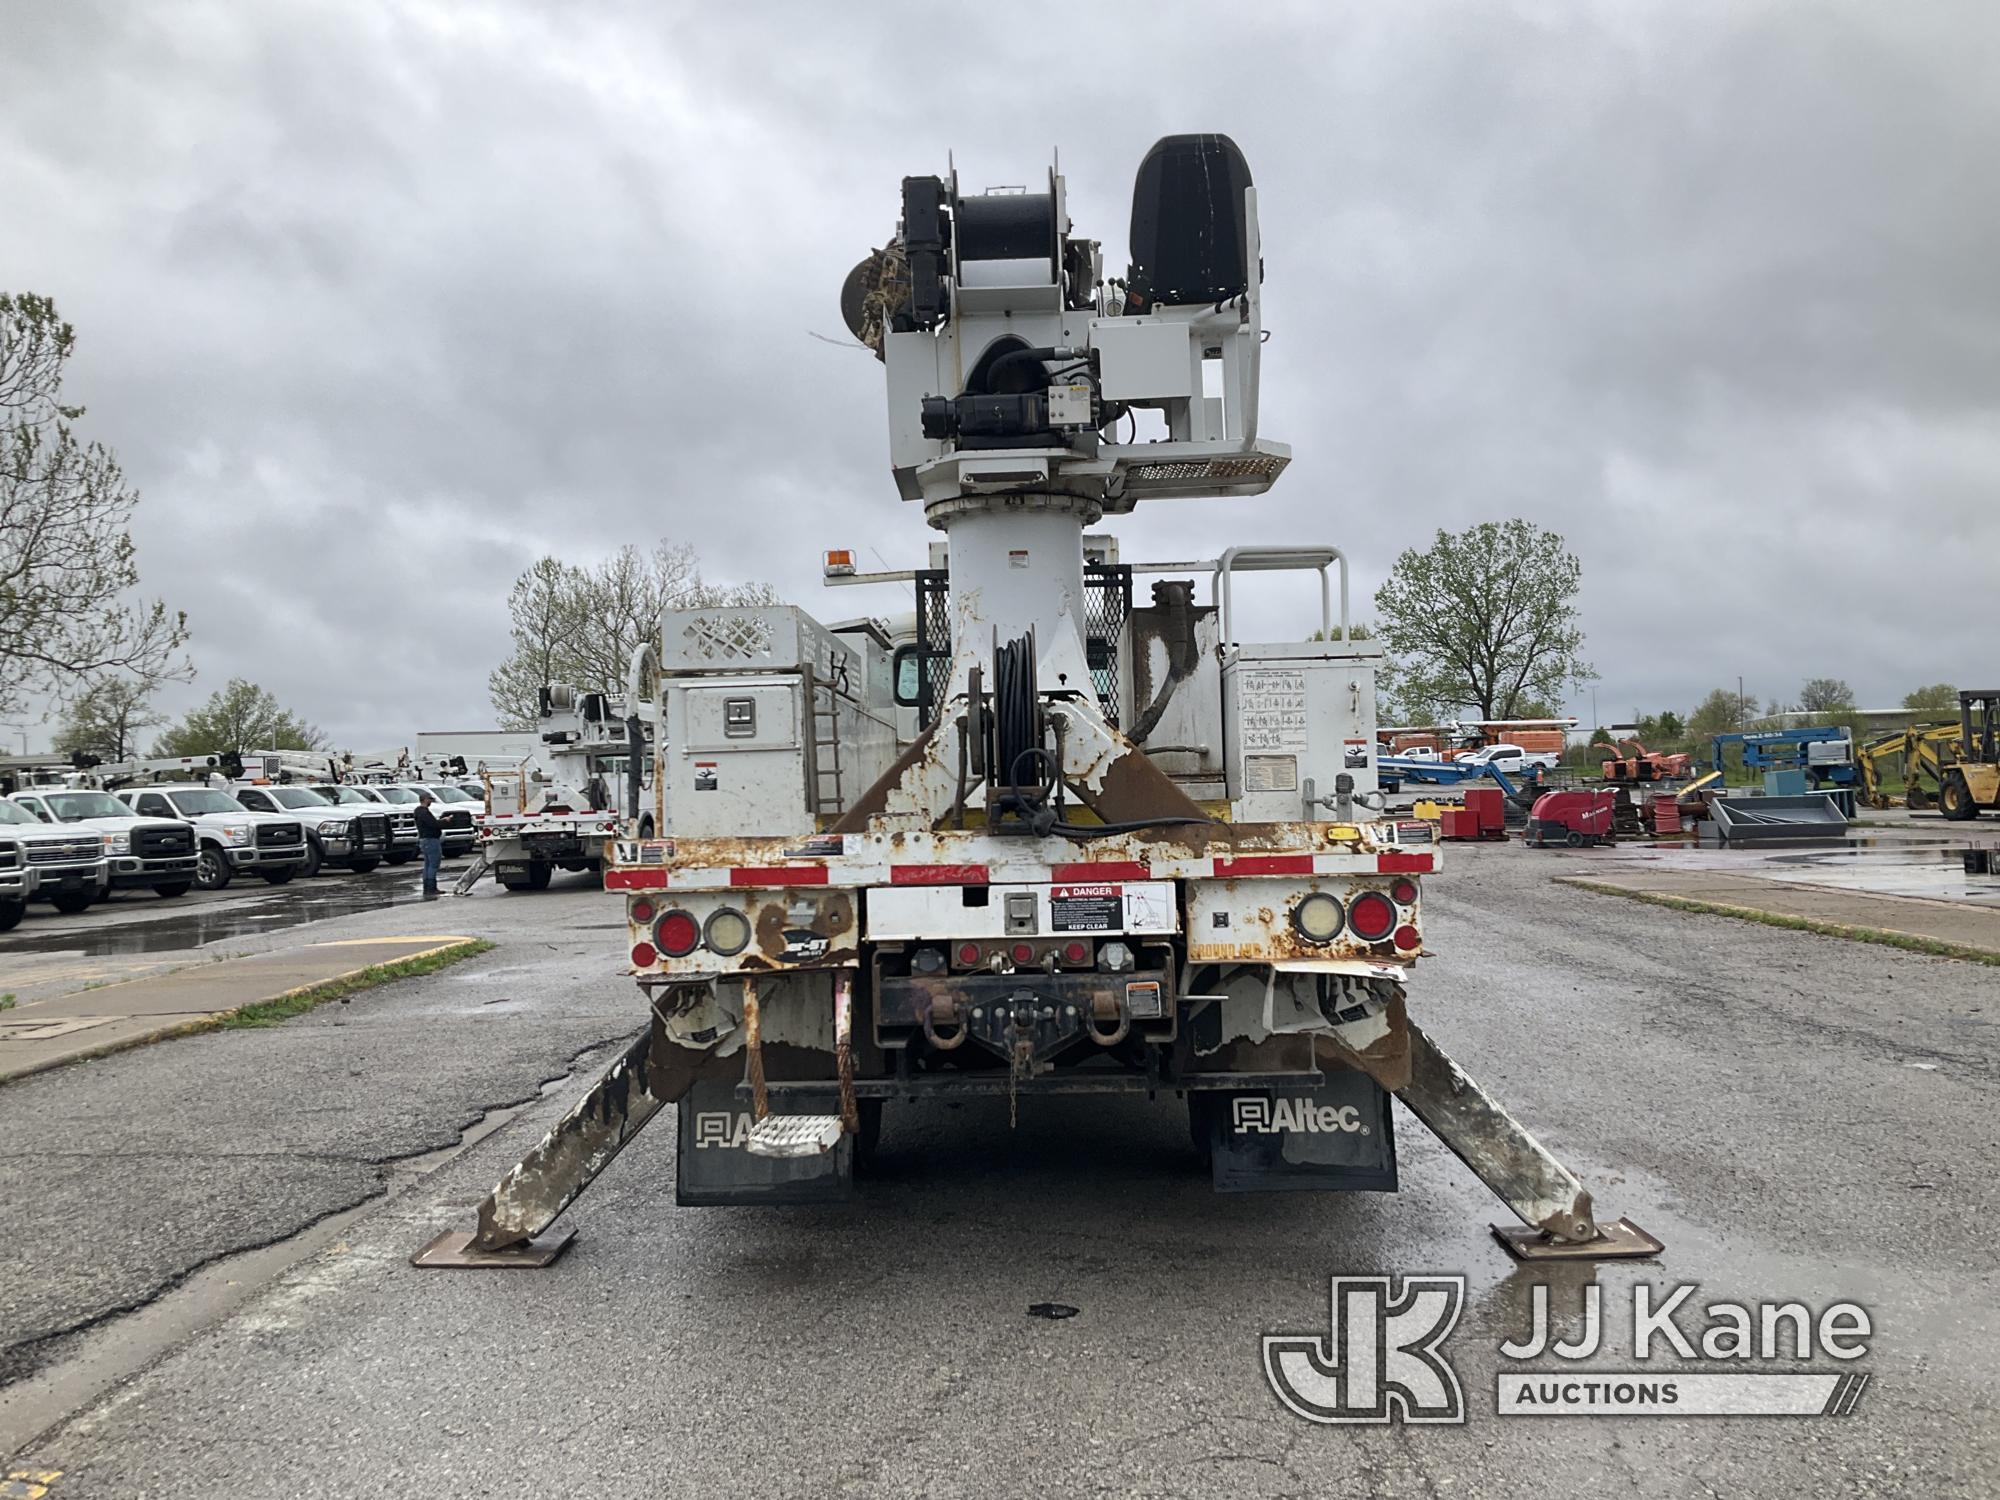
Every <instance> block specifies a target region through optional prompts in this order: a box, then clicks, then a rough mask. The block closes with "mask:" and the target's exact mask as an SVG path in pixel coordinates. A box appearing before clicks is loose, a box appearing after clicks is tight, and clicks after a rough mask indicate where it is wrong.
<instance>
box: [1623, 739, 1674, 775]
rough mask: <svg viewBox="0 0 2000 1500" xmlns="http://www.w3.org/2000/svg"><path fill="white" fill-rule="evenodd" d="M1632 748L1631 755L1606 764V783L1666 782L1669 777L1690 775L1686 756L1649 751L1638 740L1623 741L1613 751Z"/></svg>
mask: <svg viewBox="0 0 2000 1500" xmlns="http://www.w3.org/2000/svg"><path fill="white" fill-rule="evenodd" d="M1625 745H1630V746H1631V747H1632V753H1631V754H1630V755H1620V756H1619V758H1618V759H1617V760H1607V761H1605V762H1604V766H1603V770H1604V779H1605V780H1606V781H1664V780H1666V779H1667V778H1668V777H1669V776H1685V775H1687V773H1688V758H1687V756H1685V755H1680V754H1675V755H1667V754H1664V753H1663V752H1661V751H1658V750H1648V749H1647V748H1646V747H1645V746H1644V745H1642V744H1640V743H1639V742H1638V741H1637V740H1622V741H1619V742H1618V743H1617V744H1616V745H1614V746H1613V747H1612V748H1613V749H1622V748H1623V747H1624V746H1625Z"/></svg>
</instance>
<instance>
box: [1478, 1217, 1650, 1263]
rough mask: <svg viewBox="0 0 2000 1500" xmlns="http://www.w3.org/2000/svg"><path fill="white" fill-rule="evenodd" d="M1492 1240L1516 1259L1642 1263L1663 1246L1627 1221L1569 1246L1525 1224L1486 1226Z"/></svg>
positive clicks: (1604, 1227) (1618, 1221)
mask: <svg viewBox="0 0 2000 1500" xmlns="http://www.w3.org/2000/svg"><path fill="white" fill-rule="evenodd" d="M1488 1227H1489V1228H1491V1229H1492V1231H1493V1238H1494V1239H1496V1240H1498V1241H1499V1242H1500V1243H1501V1244H1503V1245H1505V1246H1506V1247H1507V1253H1508V1254H1509V1255H1511V1256H1513V1257H1514V1258H1515V1259H1516V1260H1646V1259H1649V1258H1650V1257H1652V1256H1655V1255H1658V1254H1659V1253H1660V1252H1661V1251H1663V1250H1665V1249H1666V1248H1667V1247H1666V1246H1665V1245H1664V1244H1662V1243H1661V1242H1660V1241H1659V1240H1656V1239H1654V1238H1653V1236H1651V1235H1650V1234H1648V1233H1646V1231H1645V1230H1643V1229H1641V1228H1640V1227H1639V1226H1638V1225H1637V1224H1634V1223H1633V1222H1632V1221H1631V1220H1630V1219H1614V1220H1613V1221H1612V1222H1611V1223H1609V1224H1599V1225H1598V1226H1597V1238H1596V1239H1594V1240H1585V1241H1583V1242H1582V1243H1581V1244H1573V1243H1571V1242H1570V1241H1568V1240H1557V1239H1551V1238H1550V1237H1549V1236H1548V1235H1546V1234H1544V1233H1543V1232H1542V1231H1541V1230H1539V1229H1531V1228H1529V1227H1528V1226H1527V1225H1526V1224H1493V1225H1489V1226H1488Z"/></svg>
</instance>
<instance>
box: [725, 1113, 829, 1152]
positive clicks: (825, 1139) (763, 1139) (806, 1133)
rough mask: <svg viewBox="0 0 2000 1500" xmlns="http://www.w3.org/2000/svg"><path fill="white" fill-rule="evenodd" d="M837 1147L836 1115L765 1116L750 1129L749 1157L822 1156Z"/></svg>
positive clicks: (745, 1145) (747, 1146)
mask: <svg viewBox="0 0 2000 1500" xmlns="http://www.w3.org/2000/svg"><path fill="white" fill-rule="evenodd" d="M838 1144H840V1116H839V1115H766V1116H765V1117H764V1118H763V1119H761V1120H759V1121H758V1122H757V1123H756V1124H754V1125H752V1126H751V1127H750V1138H749V1139H748V1140H747V1141H745V1142H744V1143H743V1149H744V1150H746V1151H748V1152H749V1153H750V1154H751V1155H752V1156H779V1157H798V1156H824V1155H825V1154H826V1153H827V1152H829V1151H831V1150H832V1149H833V1148H834V1147H835V1146H837V1145H838Z"/></svg>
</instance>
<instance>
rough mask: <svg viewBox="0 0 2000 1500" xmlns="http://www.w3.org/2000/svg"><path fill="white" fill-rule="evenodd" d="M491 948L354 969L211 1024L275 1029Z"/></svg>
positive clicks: (477, 945)
mask: <svg viewBox="0 0 2000 1500" xmlns="http://www.w3.org/2000/svg"><path fill="white" fill-rule="evenodd" d="M492 946H493V945H492V944H491V943H489V942H487V941H486V939H485V938H471V939H468V940H467V941H465V942H463V943H453V944H452V945H451V946H450V947H449V948H439V949H437V950H436V951H434V952H431V953H419V954H417V955H416V956H415V957H414V958H399V959H396V960H394V961H393V962H390V963H386V964H374V965H371V966H370V967H368V968H366V969H357V970H356V971H355V972H354V973H352V974H348V975H345V976H343V977H342V978H339V979H329V980H328V981H327V982H326V983H325V984H314V985H308V986H307V987H306V988H304V989H302V990H293V991H291V992H290V993H289V994H285V995H279V996H278V997H277V998H275V999H272V1000H260V1001H258V1002H257V1003H256V1004H255V1005H246V1006H244V1007H243V1008H242V1009H241V1010H232V1011H230V1012H229V1013H228V1014H227V1015H221V1016H217V1017H216V1018H215V1019H214V1021H213V1022H211V1023H210V1024H211V1025H213V1026H215V1027H218V1028H221V1029H225V1030H236V1029H238V1028H241V1027H249V1026H275V1025H277V1024H278V1023H279V1022H280V1021H289V1020H290V1019H291V1018H292V1017H293V1016H302V1015H304V1014H305V1013H306V1012H307V1011H309V1010H311V1009H312V1008H313V1007H314V1006H316V1005H324V1004H325V1003H326V1002H327V1001H329V1000H338V999H340V998H341V997H342V996H344V995H352V994H354V993H356V992H357V991H359V990H372V989H374V988H375V987H376V986H377V985H383V984H390V983H393V982H394V981H395V980H398V979H415V978H417V977H418V976H419V975H423V974H435V973H436V972H437V971H438V970H439V969H445V968H449V967H451V965H453V964H455V963H459V962H461V961H463V960H465V959H468V958H472V957H474V956H476V955H478V954H481V953H485V952H486V951H488V950H489V949H490V948H492Z"/></svg>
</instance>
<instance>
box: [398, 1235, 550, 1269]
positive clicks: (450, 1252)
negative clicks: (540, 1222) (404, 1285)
mask: <svg viewBox="0 0 2000 1500" xmlns="http://www.w3.org/2000/svg"><path fill="white" fill-rule="evenodd" d="M476 1238H477V1237H476V1236H475V1235H474V1234H473V1233H472V1232H471V1231H470V1230H465V1229H447V1230H446V1231H445V1232H444V1233H443V1234H441V1235H439V1236H438V1237H437V1238H436V1239H434V1240H432V1241H431V1242H430V1243H429V1244H428V1245H426V1246H424V1248H423V1249H421V1250H419V1251H418V1252H417V1253H416V1254H415V1255H412V1256H411V1257H410V1264H411V1265H413V1266H415V1267H416V1268H417V1269H418V1270H420V1271H539V1270H541V1269H543V1268H544V1267H546V1266H552V1265H554V1264H555V1262H556V1258H557V1257H558V1256H560V1255H561V1254H562V1253H563V1251H565V1250H567V1249H568V1248H569V1242H570V1241H571V1240H573V1239H575V1238H576V1231H575V1230H574V1229H568V1228H564V1229H551V1230H549V1231H548V1233H546V1234H541V1235H537V1236H536V1237H535V1238H534V1239H531V1240H526V1241H523V1242H522V1243H520V1244H517V1245H505V1246H502V1247H501V1248H500V1249H497V1250H482V1249H480V1248H479V1247H478V1245H477V1244H476V1242H475V1241H476Z"/></svg>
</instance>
